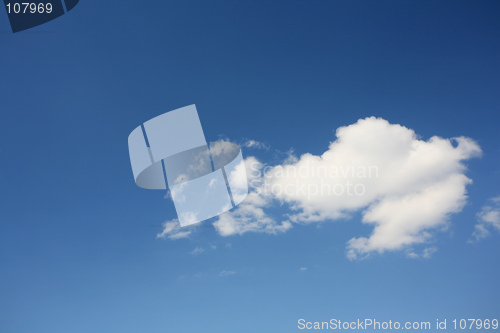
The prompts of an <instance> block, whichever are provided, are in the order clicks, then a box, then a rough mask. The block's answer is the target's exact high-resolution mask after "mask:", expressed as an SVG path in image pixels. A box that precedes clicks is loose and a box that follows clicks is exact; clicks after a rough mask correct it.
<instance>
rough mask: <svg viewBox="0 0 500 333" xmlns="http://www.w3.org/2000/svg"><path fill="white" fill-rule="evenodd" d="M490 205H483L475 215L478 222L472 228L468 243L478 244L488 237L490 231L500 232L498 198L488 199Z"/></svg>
mask: <svg viewBox="0 0 500 333" xmlns="http://www.w3.org/2000/svg"><path fill="white" fill-rule="evenodd" d="M490 201H491V204H488V205H484V206H483V208H482V209H481V211H480V212H479V213H478V214H477V219H478V222H477V224H476V225H475V227H474V232H473V233H472V239H471V240H469V243H473V242H478V241H480V240H482V239H483V238H486V237H488V236H489V235H490V229H496V230H497V231H500V196H498V197H496V198H492V199H490Z"/></svg>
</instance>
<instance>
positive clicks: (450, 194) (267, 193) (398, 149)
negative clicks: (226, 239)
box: [214, 117, 490, 259]
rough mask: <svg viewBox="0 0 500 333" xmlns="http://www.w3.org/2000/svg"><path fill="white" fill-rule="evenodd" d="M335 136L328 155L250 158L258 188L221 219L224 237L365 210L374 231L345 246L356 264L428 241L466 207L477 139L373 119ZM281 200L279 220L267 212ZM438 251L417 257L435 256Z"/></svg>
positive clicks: (219, 224)
mask: <svg viewBox="0 0 500 333" xmlns="http://www.w3.org/2000/svg"><path fill="white" fill-rule="evenodd" d="M336 136H337V139H336V140H335V141H333V142H331V143H330V145H329V148H328V150H327V151H325V152H324V153H323V154H321V155H313V154H309V153H307V154H303V155H302V156H300V157H297V156H295V155H293V154H290V156H289V157H288V158H287V159H286V161H285V162H284V163H283V164H281V165H277V166H266V165H264V164H262V163H261V162H259V161H258V160H257V159H255V158H254V157H249V158H247V159H246V161H245V162H246V166H247V173H248V177H249V180H250V183H251V185H253V190H252V191H251V193H250V194H249V195H248V198H247V199H246V200H245V201H244V202H243V203H242V204H240V205H239V206H238V207H237V208H236V209H234V210H233V211H231V212H227V213H224V214H222V215H221V216H219V217H218V220H217V221H216V222H215V224H214V225H215V227H216V229H217V231H218V232H219V234H221V235H223V236H229V235H233V234H243V233H245V232H265V233H272V234H276V233H278V232H284V231H286V230H288V229H290V228H291V227H292V223H311V222H324V221H326V220H337V219H341V218H349V217H350V216H351V214H352V213H353V212H356V211H360V210H361V211H362V216H363V217H362V222H363V223H366V224H369V225H372V226H373V232H372V233H371V235H369V236H367V237H355V238H352V239H351V240H349V241H348V242H347V256H348V258H350V259H358V258H363V257H366V256H369V255H370V254H372V253H383V252H386V251H395V250H408V249H409V248H410V247H411V246H414V245H416V244H421V243H427V242H429V241H431V240H432V236H433V232H435V231H437V230H440V229H443V228H444V227H446V225H447V223H448V222H447V221H448V218H449V215H450V214H453V213H458V212H460V211H461V210H462V208H463V206H464V204H465V202H466V199H467V196H466V186H467V185H468V184H470V183H471V180H470V179H469V178H467V177H466V176H465V174H464V173H465V171H466V167H465V165H464V164H463V162H464V161H465V160H468V159H470V158H472V157H476V156H479V155H480V154H481V149H480V148H479V146H478V145H477V144H476V143H475V142H474V141H473V140H472V139H469V138H465V137H458V138H453V139H444V138H440V137H437V136H434V137H432V138H430V139H429V140H427V141H424V140H421V139H419V138H418V137H417V135H416V134H415V132H414V131H413V130H411V129H408V128H406V127H404V126H401V125H394V124H390V123H389V122H387V121H386V120H384V119H380V118H375V117H370V118H366V119H361V120H359V121H358V122H356V123H355V124H353V125H350V126H346V127H340V128H339V129H337V132H336ZM276 201H279V202H280V203H281V204H282V205H286V207H289V214H287V217H286V218H285V219H283V220H282V221H281V222H277V221H276V220H275V218H273V217H272V216H271V215H270V214H269V213H268V212H269V207H271V206H272V204H273V203H274V202H276ZM485 214H486V213H485ZM488 214H489V213H488ZM485 216H486V215H485ZM488 216H490V215H488ZM486 218H489V217H486ZM434 249H435V248H432V247H429V248H428V250H424V252H423V254H422V255H418V256H419V257H424V258H425V257H430V256H431V255H432V253H433V252H435V250H434ZM409 256H410V257H412V256H413V255H409Z"/></svg>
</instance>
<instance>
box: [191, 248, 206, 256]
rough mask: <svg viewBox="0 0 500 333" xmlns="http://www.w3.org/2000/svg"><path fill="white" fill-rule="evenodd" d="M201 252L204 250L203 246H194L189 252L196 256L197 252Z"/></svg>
mask: <svg viewBox="0 0 500 333" xmlns="http://www.w3.org/2000/svg"><path fill="white" fill-rule="evenodd" d="M203 252H205V249H204V248H202V247H196V248H195V249H194V250H193V251H191V252H189V253H191V254H192V255H194V256H196V255H198V254H202V253H203Z"/></svg>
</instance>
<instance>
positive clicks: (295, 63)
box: [0, 0, 500, 333]
mask: <svg viewBox="0 0 500 333" xmlns="http://www.w3.org/2000/svg"><path fill="white" fill-rule="evenodd" d="M0 11H1V12H2V13H0V40H1V45H2V46H1V55H0V59H1V71H0V97H1V99H0V112H1V115H2V119H3V122H2V131H1V132H0V153H1V154H0V167H1V171H2V172H1V176H0V188H1V189H2V191H1V198H0V208H1V209H0V332H6V333H18V332H19V333H20V332H30V333H45V332H47V333H49V332H50V333H54V332H72V333H79V332H84V333H88V332H108V333H114V332H116V333H126V332H151V333H153V332H155V333H156V332H295V331H299V330H298V329H297V320H298V319H300V318H305V319H306V320H310V321H316V320H318V321H323V320H329V319H330V318H338V319H341V320H353V319H356V318H364V317H370V318H376V319H378V320H389V319H391V320H393V321H394V320H398V321H406V320H411V321H420V320H425V321H431V322H435V320H436V318H440V319H444V318H447V319H448V320H451V319H453V318H493V317H495V316H496V318H498V317H499V313H500V302H499V299H500V286H499V280H500V268H499V264H500V243H499V241H500V235H499V234H498V233H497V232H494V231H493V232H492V235H491V236H490V237H489V238H487V239H485V240H483V241H482V242H479V243H477V244H467V243H466V242H467V240H468V239H469V238H470V235H471V234H472V232H473V229H474V225H475V223H476V221H477V218H476V214H477V213H478V212H479V211H480V210H481V207H482V206H483V205H484V204H486V203H487V200H488V199H489V198H492V197H496V196H498V195H500V191H499V186H498V184H499V180H500V158H499V152H500V148H499V140H498V139H499V134H498V133H499V131H498V126H499V120H500V116H499V113H498V112H499V107H500V94H499V91H500V65H499V59H500V43H499V41H500V20H499V17H500V2H498V1H331V0H329V1H280V2H276V1H275V2H272V1H261V2H244V1H237V2H234V1H218V2H215V3H214V2H207V1H176V2H174V1H143V2H137V1H127V0H123V1H111V2H102V1H88V0H87V1H85V0H82V1H81V2H80V4H79V5H78V6H77V7H75V9H74V10H72V11H71V12H70V13H68V14H66V15H64V16H62V17H60V18H59V19H56V20H54V21H52V22H49V23H47V24H45V25H42V26H40V27H37V28H34V29H31V30H29V31H25V32H21V33H17V34H12V33H11V31H10V26H9V23H8V20H7V15H6V13H5V10H4V9H1V10H0ZM190 104H196V106H197V108H198V111H199V115H200V119H201V122H202V124H203V128H204V131H205V136H206V137H207V139H208V140H214V139H216V138H218V137H219V136H220V135H224V136H225V137H228V138H230V139H232V140H235V141H239V140H243V139H245V138H250V139H255V140H259V141H264V142H267V143H268V144H269V145H270V146H271V151H270V152H267V153H263V152H258V151H257V152H256V151H251V152H250V151H248V150H243V153H244V154H247V155H248V154H252V155H257V156H258V157H260V158H262V159H267V161H268V162H270V163H273V162H274V161H273V160H272V158H271V157H269V156H273V154H274V153H273V152H274V151H276V150H277V151H282V152H284V151H287V150H288V149H290V148H292V147H293V148H294V149H295V151H296V153H297V154H299V155H300V154H302V153H306V152H310V153H314V154H320V153H322V152H323V151H325V150H326V149H327V147H328V143H329V142H331V141H333V140H335V132H334V131H335V129H336V128H337V127H339V126H345V125H349V124H352V123H355V122H356V121H357V120H358V119H360V118H364V117H367V116H379V117H383V118H384V119H387V120H388V121H390V122H391V123H396V124H401V125H404V126H407V127H408V128H412V129H414V130H415V131H416V132H417V133H418V134H419V135H421V136H422V138H423V139H425V140H426V139H428V138H429V137H431V136H433V135H439V136H442V137H446V138H448V137H455V136H461V135H464V136H468V137H471V138H473V139H475V140H476V141H477V142H478V143H479V145H480V146H481V148H482V150H483V156H482V157H481V158H480V159H473V160H471V161H468V162H467V163H466V164H467V165H468V167H469V170H468V171H467V173H466V174H467V176H468V177H470V178H471V179H473V181H474V184H473V185H471V186H469V187H468V194H469V199H468V202H467V205H466V206H465V207H464V209H463V211H462V212H461V213H460V214H456V215H453V216H452V218H451V220H450V221H451V227H450V230H448V231H447V232H444V233H440V234H439V235H438V236H437V237H436V239H435V243H434V245H436V246H437V247H438V248H439V251H438V252H436V253H435V254H434V255H433V257H432V258H431V259H428V260H411V259H408V258H406V256H405V255H404V253H402V252H394V253H390V252H389V253H386V254H383V255H375V256H373V257H371V258H369V259H367V260H361V261H349V260H348V259H347V258H346V253H345V244H346V242H347V241H348V240H349V239H350V238H352V237H353V236H356V235H368V234H369V233H370V232H371V227H369V226H366V225H362V224H361V223H360V222H359V220H360V218H359V216H357V215H355V216H353V218H352V219H351V220H350V221H347V222H346V221H340V222H331V223H324V224H321V226H320V227H318V225H307V226H301V225H297V226H295V227H294V228H293V229H292V230H290V231H288V232H286V233H284V234H280V235H268V234H251V233H249V234H245V235H242V236H231V237H221V236H219V235H218V234H217V233H216V232H215V230H214V229H213V228H212V227H211V226H210V221H208V222H205V225H206V227H203V228H200V230H199V231H198V232H196V233H194V234H193V235H192V236H191V237H190V238H189V239H181V240H177V241H170V240H164V239H156V234H157V233H159V232H161V224H162V223H163V222H164V221H166V220H170V219H173V218H175V217H176V214H175V210H174V207H173V204H172V202H171V201H169V200H166V199H164V193H162V192H161V191H148V190H142V189H140V188H138V187H137V186H136V185H135V184H134V181H133V176H132V171H131V167H130V162H129V157H128V149H127V137H128V134H129V133H130V132H131V131H132V130H133V129H134V128H135V127H136V126H138V125H139V124H141V123H143V122H144V121H146V120H148V119H151V118H153V117H155V116H157V115H159V114H161V113H164V112H166V111H169V110H173V109H176V108H179V107H182V106H186V105H190ZM259 154H261V156H260V155H259ZM265 154H267V155H265ZM278 213H279V211H278ZM197 247H201V248H204V249H206V251H205V252H204V253H201V254H199V255H193V254H191V253H190V252H191V251H193V250H194V249H195V248H197ZM211 247H216V249H212V248H211ZM301 267H307V270H305V271H301V270H300V268H301ZM223 271H226V272H228V271H232V272H235V274H233V275H229V276H221V272H223Z"/></svg>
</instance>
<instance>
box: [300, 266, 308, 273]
mask: <svg viewBox="0 0 500 333" xmlns="http://www.w3.org/2000/svg"><path fill="white" fill-rule="evenodd" d="M299 270H300V271H301V272H305V271H307V267H300V268H299Z"/></svg>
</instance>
